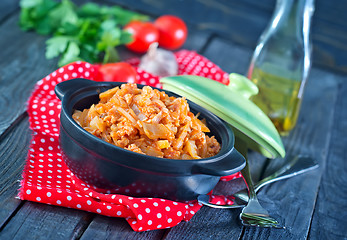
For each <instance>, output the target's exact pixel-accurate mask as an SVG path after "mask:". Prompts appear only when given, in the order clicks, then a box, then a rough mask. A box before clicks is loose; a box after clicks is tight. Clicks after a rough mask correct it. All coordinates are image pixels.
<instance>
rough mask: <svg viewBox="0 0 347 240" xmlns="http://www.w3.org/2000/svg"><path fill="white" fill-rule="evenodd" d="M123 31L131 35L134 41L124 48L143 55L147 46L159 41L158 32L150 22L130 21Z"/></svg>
mask: <svg viewBox="0 0 347 240" xmlns="http://www.w3.org/2000/svg"><path fill="white" fill-rule="evenodd" d="M124 30H126V31H128V32H129V33H131V34H132V35H133V38H134V40H133V41H132V42H131V43H128V44H126V46H127V47H128V48H129V49H130V50H132V51H134V52H138V53H144V52H146V51H147V50H148V47H149V45H151V44H152V43H154V42H158V40H159V32H158V30H157V29H156V27H155V26H154V24H153V23H150V22H140V21H132V22H130V23H129V24H127V25H126V26H125V27H124Z"/></svg>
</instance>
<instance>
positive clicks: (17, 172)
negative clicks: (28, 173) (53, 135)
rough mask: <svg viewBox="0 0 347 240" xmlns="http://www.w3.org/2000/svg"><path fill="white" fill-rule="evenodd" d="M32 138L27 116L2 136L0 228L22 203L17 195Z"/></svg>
mask: <svg viewBox="0 0 347 240" xmlns="http://www.w3.org/2000/svg"><path fill="white" fill-rule="evenodd" d="M30 138H31V136H30V130H29V124H28V122H27V118H26V117H25V116H24V117H22V118H21V121H19V122H18V125H17V126H16V127H14V129H13V130H12V131H11V132H8V134H6V135H4V136H2V137H1V138H0V159H1V160H0V229H2V228H3V227H4V226H5V224H6V223H7V221H8V220H9V219H10V218H11V216H12V214H13V213H14V212H15V211H16V209H17V208H18V207H19V206H20V204H21V201H20V200H18V199H15V197H16V196H17V190H18V189H19V186H20V185H19V181H20V180H21V176H22V171H23V167H24V161H25V158H26V156H27V154H28V144H29V141H30Z"/></svg>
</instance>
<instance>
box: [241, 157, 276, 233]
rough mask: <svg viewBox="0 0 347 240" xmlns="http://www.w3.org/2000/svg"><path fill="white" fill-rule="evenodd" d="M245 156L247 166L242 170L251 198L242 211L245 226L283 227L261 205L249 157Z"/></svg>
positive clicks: (242, 220)
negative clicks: (252, 176)
mask: <svg viewBox="0 0 347 240" xmlns="http://www.w3.org/2000/svg"><path fill="white" fill-rule="evenodd" d="M245 158H246V166H245V168H244V169H242V170H241V173H242V176H243V178H244V179H245V182H246V184H247V187H248V194H249V200H248V204H247V206H246V207H245V208H243V210H242V212H241V213H240V220H241V222H242V224H243V225H244V226H257V227H275V228H281V227H280V226H279V223H278V222H277V220H275V219H274V218H272V217H270V215H269V213H268V211H266V210H265V209H264V208H263V207H262V206H261V205H260V203H259V201H258V198H257V195H256V193H255V190H254V186H253V182H252V178H251V173H250V170H249V163H248V159H247V157H245Z"/></svg>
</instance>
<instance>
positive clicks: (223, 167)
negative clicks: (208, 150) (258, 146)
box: [192, 148, 246, 176]
mask: <svg viewBox="0 0 347 240" xmlns="http://www.w3.org/2000/svg"><path fill="white" fill-rule="evenodd" d="M245 165H246V160H245V158H244V157H243V156H242V155H241V154H240V153H239V152H238V151H237V150H236V149H235V148H233V149H232V150H231V152H230V153H229V156H227V157H225V158H224V159H223V160H220V161H215V162H212V163H206V162H205V163H201V164H197V165H195V166H194V167H193V169H192V173H193V174H206V175H211V176H228V175H231V174H233V173H236V172H238V171H241V170H242V169H243V168H244V167H245Z"/></svg>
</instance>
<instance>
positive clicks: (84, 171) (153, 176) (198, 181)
mask: <svg viewBox="0 0 347 240" xmlns="http://www.w3.org/2000/svg"><path fill="white" fill-rule="evenodd" d="M121 84H123V83H117V82H94V81H90V80H86V79H73V80H70V81H65V82H62V83H59V84H58V85H57V86H56V88H55V92H56V95H57V96H58V97H59V98H60V99H61V101H62V110H61V114H60V146H61V150H62V153H63V158H64V161H65V162H66V164H67V166H68V167H69V168H70V170H71V171H72V172H73V173H74V174H75V175H76V176H77V177H78V178H80V179H81V180H83V181H84V182H86V183H87V184H89V185H92V186H95V187H97V188H98V189H102V190H104V191H107V192H114V193H120V194H127V195H131V196H138V197H164V198H167V199H172V200H193V199H196V198H197V196H198V195H200V194H207V193H208V192H210V191H211V190H212V189H213V188H214V186H215V185H216V184H217V182H218V181H219V179H220V177H221V176H226V175H230V174H233V173H235V172H238V171H240V170H241V169H242V168H243V167H244V166H245V159H244V158H243V156H242V155H241V154H240V153H239V152H237V151H236V149H235V148H234V134H233V132H232V130H231V128H230V127H229V126H228V125H227V124H226V123H225V122H224V121H223V120H221V119H220V118H218V117H217V116H215V115H214V114H212V113H211V112H209V111H207V110H206V109H204V108H202V107H200V106H199V105H197V104H195V103H193V102H190V101H188V103H189V106H190V110H191V111H192V112H193V113H194V114H196V113H198V112H200V116H201V118H205V119H206V122H207V125H208V127H209V129H210V130H211V133H210V134H211V135H214V136H215V137H216V139H217V140H218V142H219V143H220V144H221V150H220V152H219V153H218V154H217V155H216V156H214V157H211V158H206V159H198V160H175V159H163V158H157V157H151V156H147V155H143V154H138V153H135V152H132V151H128V150H125V149H123V148H120V147H117V146H115V145H112V144H110V143H107V142H105V141H103V140H101V139H99V138H97V137H96V136H94V135H92V134H91V133H89V132H87V131H86V130H84V129H83V128H82V127H81V126H79V125H78V123H77V122H75V121H74V120H73V118H72V114H73V111H74V110H75V109H78V110H83V109H85V108H89V107H90V106H91V105H92V104H93V103H97V102H98V101H99V96H98V95H99V93H100V92H103V91H106V90H108V89H110V88H113V87H116V86H120V85H121ZM138 87H139V88H142V87H143V86H142V85H138ZM159 90H161V89H159ZM161 91H163V90H161ZM165 92H166V93H167V94H168V95H169V96H175V97H179V96H178V95H176V94H174V93H172V92H169V91H165Z"/></svg>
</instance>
